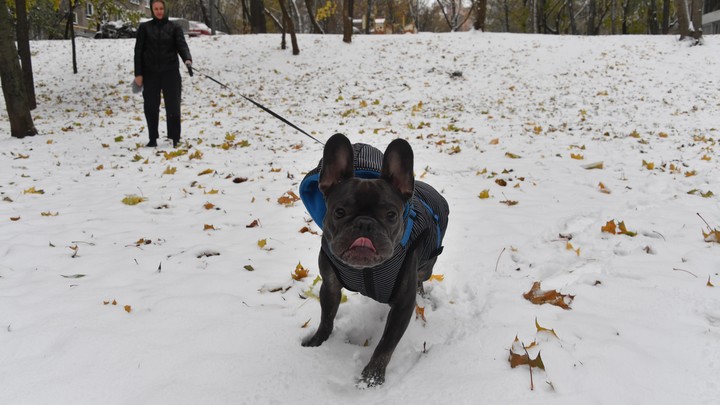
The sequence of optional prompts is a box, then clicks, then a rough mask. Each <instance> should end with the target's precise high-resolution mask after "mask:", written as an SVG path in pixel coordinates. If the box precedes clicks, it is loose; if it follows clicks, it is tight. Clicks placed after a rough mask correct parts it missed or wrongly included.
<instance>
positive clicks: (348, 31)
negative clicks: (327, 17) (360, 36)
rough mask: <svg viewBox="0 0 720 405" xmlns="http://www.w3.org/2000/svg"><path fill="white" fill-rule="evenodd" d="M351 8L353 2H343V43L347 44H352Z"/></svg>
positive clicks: (345, 0) (349, 0)
mask: <svg viewBox="0 0 720 405" xmlns="http://www.w3.org/2000/svg"><path fill="white" fill-rule="evenodd" d="M353 6H354V1H353V0H344V1H343V42H347V43H348V44H349V43H351V42H352V31H353V25H352V23H353V21H352V20H353Z"/></svg>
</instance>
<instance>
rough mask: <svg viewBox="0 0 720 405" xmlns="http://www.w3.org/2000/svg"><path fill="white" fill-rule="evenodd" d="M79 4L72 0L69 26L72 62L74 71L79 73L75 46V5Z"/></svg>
mask: <svg viewBox="0 0 720 405" xmlns="http://www.w3.org/2000/svg"><path fill="white" fill-rule="evenodd" d="M76 6H77V0H70V13H69V14H68V26H69V27H70V42H71V43H72V64H73V73H74V74H77V72H78V68H77V48H76V47H75V25H74V23H75V22H74V21H73V20H74V19H75V7H76Z"/></svg>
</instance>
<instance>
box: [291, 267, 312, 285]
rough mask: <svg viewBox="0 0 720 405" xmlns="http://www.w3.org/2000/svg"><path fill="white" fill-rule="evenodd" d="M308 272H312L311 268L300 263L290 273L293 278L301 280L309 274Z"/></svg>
mask: <svg viewBox="0 0 720 405" xmlns="http://www.w3.org/2000/svg"><path fill="white" fill-rule="evenodd" d="M308 273H310V270H308V269H306V268H304V267H303V266H302V264H301V263H298V264H297V266H295V271H294V272H293V273H291V274H290V276H292V278H293V280H295V281H300V280H302V279H304V278H305V277H307V276H308Z"/></svg>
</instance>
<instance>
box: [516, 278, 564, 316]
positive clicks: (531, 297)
mask: <svg viewBox="0 0 720 405" xmlns="http://www.w3.org/2000/svg"><path fill="white" fill-rule="evenodd" d="M523 297H524V298H525V299H526V300H528V301H530V302H532V303H533V304H536V305H542V304H550V305H555V306H558V307H560V308H562V309H570V305H569V304H570V303H571V302H572V300H573V299H574V298H575V296H574V295H568V294H560V293H559V292H557V291H556V290H550V291H544V290H542V289H540V282H539V281H536V282H534V283H533V286H532V288H531V289H530V291H528V292H526V293H525V294H523Z"/></svg>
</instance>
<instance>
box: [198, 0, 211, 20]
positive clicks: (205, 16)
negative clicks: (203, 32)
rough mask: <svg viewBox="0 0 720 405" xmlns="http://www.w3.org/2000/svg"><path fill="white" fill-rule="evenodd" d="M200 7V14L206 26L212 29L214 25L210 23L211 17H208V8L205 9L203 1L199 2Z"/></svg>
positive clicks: (199, 0)
mask: <svg viewBox="0 0 720 405" xmlns="http://www.w3.org/2000/svg"><path fill="white" fill-rule="evenodd" d="M197 2H198V6H199V7H200V14H202V20H203V23H204V24H205V25H207V26H208V27H212V23H211V22H210V16H209V15H208V10H207V7H205V2H203V0H197Z"/></svg>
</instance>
